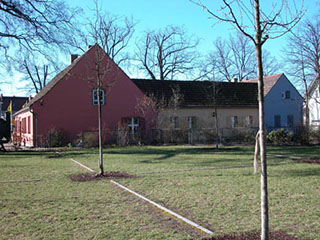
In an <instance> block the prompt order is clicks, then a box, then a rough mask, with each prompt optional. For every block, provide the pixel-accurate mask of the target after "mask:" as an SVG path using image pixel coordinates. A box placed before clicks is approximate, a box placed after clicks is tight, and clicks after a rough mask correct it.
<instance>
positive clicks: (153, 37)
mask: <svg viewBox="0 0 320 240" xmlns="http://www.w3.org/2000/svg"><path fill="white" fill-rule="evenodd" d="M198 42H199V41H198V40H197V39H194V38H192V37H190V36H188V35H187V33H186V31H185V30H184V29H183V28H181V27H174V26H169V27H166V28H165V29H163V30H159V31H148V32H146V33H145V36H143V38H142V39H141V41H139V43H137V50H138V51H137V53H136V56H137V60H138V61H139V62H140V63H141V64H142V68H141V69H142V70H145V71H146V73H147V74H148V75H149V76H150V78H151V79H154V80H156V79H159V80H172V79H174V78H175V77H176V76H177V75H178V74H186V73H187V72H190V71H192V70H193V69H194V68H195V66H194V63H195V60H196V59H197V54H196V52H195V48H196V46H197V45H198Z"/></svg>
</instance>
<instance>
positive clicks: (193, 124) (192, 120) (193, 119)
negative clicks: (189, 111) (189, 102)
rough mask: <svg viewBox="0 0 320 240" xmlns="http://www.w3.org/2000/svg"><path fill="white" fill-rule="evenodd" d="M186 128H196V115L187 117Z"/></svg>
mask: <svg viewBox="0 0 320 240" xmlns="http://www.w3.org/2000/svg"><path fill="white" fill-rule="evenodd" d="M188 128H189V129H194V128H196V117H195V116H189V117H188Z"/></svg>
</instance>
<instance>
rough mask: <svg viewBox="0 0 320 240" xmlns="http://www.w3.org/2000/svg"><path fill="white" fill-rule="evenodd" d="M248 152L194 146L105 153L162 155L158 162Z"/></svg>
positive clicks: (108, 151)
mask: <svg viewBox="0 0 320 240" xmlns="http://www.w3.org/2000/svg"><path fill="white" fill-rule="evenodd" d="M245 152H248V150H246V149H243V148H240V147H228V148H219V149H216V148H214V147H201V148H199V147H193V146H187V147H183V148H181V147H177V148H175V147H174V146H173V147H171V148H170V147H159V148H157V147H152V148H148V147H142V148H138V147H137V148H123V149H121V148H118V149H112V150H106V151H105V152H104V153H106V154H120V155H161V157H158V158H157V159H158V160H165V159H168V158H171V157H174V156H176V155H179V154H190V155H201V154H215V153H218V154H221V155H223V154H226V155H230V154H232V153H235V154H239V153H245ZM144 161H146V162H149V160H144Z"/></svg>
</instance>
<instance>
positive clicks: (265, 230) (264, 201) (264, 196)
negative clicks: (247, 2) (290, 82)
mask: <svg viewBox="0 0 320 240" xmlns="http://www.w3.org/2000/svg"><path fill="white" fill-rule="evenodd" d="M254 8H255V23H256V43H255V48H256V55H257V73H258V98H259V135H260V136H259V137H260V161H261V180H260V181H261V240H268V239H269V213H268V212H269V209H268V185H267V154H266V142H265V139H266V137H265V123H264V89H263V66H262V44H263V41H262V30H261V22H260V6H259V0H255V1H254Z"/></svg>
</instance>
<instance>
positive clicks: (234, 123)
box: [231, 116, 239, 128]
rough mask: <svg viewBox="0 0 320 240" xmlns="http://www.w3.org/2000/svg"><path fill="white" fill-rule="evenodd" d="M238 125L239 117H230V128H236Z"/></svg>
mask: <svg viewBox="0 0 320 240" xmlns="http://www.w3.org/2000/svg"><path fill="white" fill-rule="evenodd" d="M238 126H239V119H238V116H232V117H231V128H236V127H238Z"/></svg>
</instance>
